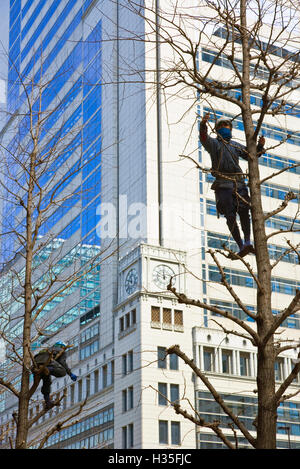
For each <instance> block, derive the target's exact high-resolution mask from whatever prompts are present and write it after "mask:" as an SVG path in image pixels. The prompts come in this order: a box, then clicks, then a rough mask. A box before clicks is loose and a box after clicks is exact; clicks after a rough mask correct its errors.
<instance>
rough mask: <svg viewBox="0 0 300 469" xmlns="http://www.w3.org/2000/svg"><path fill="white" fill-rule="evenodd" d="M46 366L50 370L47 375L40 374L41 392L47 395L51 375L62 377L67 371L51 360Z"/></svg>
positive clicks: (49, 388) (49, 389)
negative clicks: (41, 381)
mask: <svg viewBox="0 0 300 469" xmlns="http://www.w3.org/2000/svg"><path fill="white" fill-rule="evenodd" d="M47 368H48V370H49V372H50V374H49V375H45V374H42V375H41V376H42V380H43V386H42V389H41V391H42V394H43V395H44V396H45V395H49V394H50V391H51V376H55V377H56V378H63V377H64V376H66V374H67V372H66V369H65V368H64V367H63V366H62V365H61V364H60V363H58V362H57V361H55V360H52V361H51V362H50V363H49V365H47Z"/></svg>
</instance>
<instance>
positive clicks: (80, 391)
mask: <svg viewBox="0 0 300 469" xmlns="http://www.w3.org/2000/svg"><path fill="white" fill-rule="evenodd" d="M80 401H82V379H80V380H79V381H78V402H80Z"/></svg>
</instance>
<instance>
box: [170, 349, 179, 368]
mask: <svg viewBox="0 0 300 469" xmlns="http://www.w3.org/2000/svg"><path fill="white" fill-rule="evenodd" d="M169 360H170V361H169V366H170V370H178V355H176V353H171V354H170V355H169Z"/></svg>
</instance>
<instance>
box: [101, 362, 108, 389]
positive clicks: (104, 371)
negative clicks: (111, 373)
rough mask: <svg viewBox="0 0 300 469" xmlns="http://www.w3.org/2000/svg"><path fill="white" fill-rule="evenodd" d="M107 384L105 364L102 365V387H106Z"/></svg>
mask: <svg viewBox="0 0 300 469" xmlns="http://www.w3.org/2000/svg"><path fill="white" fill-rule="evenodd" d="M106 386H107V365H104V366H103V367H102V387H103V388H106Z"/></svg>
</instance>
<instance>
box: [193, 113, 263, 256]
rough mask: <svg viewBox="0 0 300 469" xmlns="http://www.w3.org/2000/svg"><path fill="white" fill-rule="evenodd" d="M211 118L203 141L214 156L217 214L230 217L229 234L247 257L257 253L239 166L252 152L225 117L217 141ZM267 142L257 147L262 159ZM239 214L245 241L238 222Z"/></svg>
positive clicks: (219, 124) (220, 121)
mask: <svg viewBox="0 0 300 469" xmlns="http://www.w3.org/2000/svg"><path fill="white" fill-rule="evenodd" d="M208 119H209V113H206V114H205V115H204V117H203V118H202V121H201V123H200V141H201V143H202V145H203V146H204V148H205V150H206V151H207V152H208V153H209V154H210V157H211V162H212V175H213V176H214V177H215V178H216V179H215V181H214V182H213V184H212V189H213V190H214V191H215V197H216V206H217V211H218V213H220V214H222V215H224V216H225V218H226V222H227V226H228V228H229V231H230V233H231V234H232V236H233V239H234V240H235V242H236V243H237V245H238V247H239V252H238V256H239V257H244V256H246V255H247V254H249V253H255V250H254V247H253V246H252V244H251V242H250V235H251V225H250V198H249V194H248V189H247V186H246V183H245V177H244V174H243V171H242V169H241V168H240V166H239V157H242V158H243V159H245V160H247V159H248V153H247V150H246V148H245V147H244V146H243V145H241V144H240V143H238V142H235V141H233V140H232V123H231V121H230V120H229V119H226V118H225V117H222V118H220V119H218V120H217V122H216V127H215V128H216V132H217V138H212V137H210V136H209V135H208V134H207V121H208ZM264 143H265V138H264V137H263V136H261V137H260V138H259V141H258V145H257V156H258V157H259V156H260V155H262V154H263V153H264ZM237 213H238V214H239V217H240V221H241V227H242V231H243V234H244V242H243V240H242V238H241V234H240V230H239V227H238V224H237V220H236V216H237ZM229 257H230V258H231V259H237V258H238V257H237V255H236V254H235V253H232V254H229Z"/></svg>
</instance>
